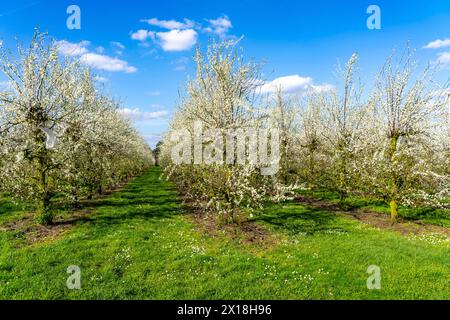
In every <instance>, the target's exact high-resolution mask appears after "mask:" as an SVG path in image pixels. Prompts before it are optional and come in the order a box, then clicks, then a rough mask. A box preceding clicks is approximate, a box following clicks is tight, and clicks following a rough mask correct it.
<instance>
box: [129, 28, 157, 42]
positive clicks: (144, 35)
mask: <svg viewBox="0 0 450 320" xmlns="http://www.w3.org/2000/svg"><path fill="white" fill-rule="evenodd" d="M131 39H133V40H138V41H147V39H155V32H153V31H148V30H144V29H140V30H138V31H136V32H134V33H132V34H131Z"/></svg>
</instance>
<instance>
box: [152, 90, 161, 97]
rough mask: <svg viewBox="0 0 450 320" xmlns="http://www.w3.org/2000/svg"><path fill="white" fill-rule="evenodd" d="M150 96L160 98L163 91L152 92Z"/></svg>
mask: <svg viewBox="0 0 450 320" xmlns="http://www.w3.org/2000/svg"><path fill="white" fill-rule="evenodd" d="M150 95H152V96H155V97H156V96H160V95H161V91H152V92H150Z"/></svg>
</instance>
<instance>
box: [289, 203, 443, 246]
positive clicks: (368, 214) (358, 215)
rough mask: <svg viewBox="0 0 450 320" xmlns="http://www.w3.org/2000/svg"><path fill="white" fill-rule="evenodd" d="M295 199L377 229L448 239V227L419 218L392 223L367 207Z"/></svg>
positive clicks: (384, 215) (388, 218) (384, 216)
mask: <svg viewBox="0 0 450 320" xmlns="http://www.w3.org/2000/svg"><path fill="white" fill-rule="evenodd" d="M295 201H296V202H298V203H301V204H303V205H307V206H309V207H312V208H315V209H321V210H326V211H329V212H333V213H336V214H339V215H341V216H345V217H348V218H351V219H353V220H357V221H360V222H362V223H365V224H367V225H370V226H372V227H374V228H378V229H383V230H391V231H395V232H399V233H401V234H403V235H407V236H411V235H422V234H429V233H439V234H442V235H444V236H446V237H447V238H449V239H450V230H449V229H447V228H445V227H440V226H436V225H432V224H426V223H424V222H422V221H420V220H415V221H411V220H405V219H399V220H398V221H397V222H396V223H394V224H393V223H392V221H391V219H390V216H388V215H386V214H383V213H379V212H374V211H370V210H367V209H357V208H355V209H351V210H344V209H342V208H341V207H339V205H337V204H334V203H330V202H327V201H322V200H316V199H313V198H309V197H304V196H299V197H296V198H295Z"/></svg>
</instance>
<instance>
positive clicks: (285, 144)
mask: <svg viewBox="0 0 450 320" xmlns="http://www.w3.org/2000/svg"><path fill="white" fill-rule="evenodd" d="M412 57H413V54H412V52H409V51H408V52H407V53H406V54H405V55H404V56H403V57H400V58H396V56H395V55H393V56H392V57H390V58H389V59H388V60H387V61H386V63H385V64H384V65H383V67H382V68H381V70H380V72H379V75H378V77H377V79H376V81H375V85H374V87H373V90H372V91H371V92H370V93H367V92H366V91H365V90H364V87H363V86H362V85H361V84H360V81H359V78H358V72H357V62H358V56H357V55H356V54H354V55H353V56H352V57H351V58H350V59H349V61H348V62H347V64H346V65H345V67H344V68H342V69H338V71H339V72H338V74H339V81H340V84H339V85H338V86H337V87H336V88H334V89H330V90H317V88H312V89H311V90H309V91H308V92H305V93H303V94H301V95H300V96H296V97H293V96H292V95H283V93H282V88H279V91H278V92H277V93H276V94H271V95H269V96H263V95H261V94H259V89H260V88H261V83H262V82H261V80H260V79H261V75H260V72H259V71H260V65H258V64H255V63H252V62H246V61H245V59H244V57H243V55H242V52H241V51H240V50H237V49H236V48H235V45H234V44H232V43H220V44H217V43H214V44H212V45H211V46H210V47H209V48H208V51H207V52H206V53H205V54H202V53H201V52H200V51H199V50H197V54H196V57H195V61H196V64H197V73H196V77H195V78H194V79H192V80H190V81H189V82H188V84H187V90H186V94H185V96H184V97H183V99H182V102H181V105H180V107H179V110H178V112H177V114H176V116H175V117H174V119H173V121H172V123H171V127H170V130H169V132H168V133H167V135H166V137H165V139H164V141H163V144H162V145H161V148H160V149H161V150H160V161H161V164H162V166H163V167H164V169H165V171H166V172H167V174H168V176H169V178H170V179H172V180H173V181H174V182H175V183H176V184H177V185H178V186H179V187H180V189H181V190H182V191H183V192H184V193H185V194H186V195H187V196H188V197H189V198H191V199H193V200H195V201H196V202H197V203H198V204H199V205H200V206H203V207H204V209H206V210H207V211H210V212H211V211H213V212H217V213H219V214H220V215H221V216H224V217H226V218H230V219H234V218H235V217H236V216H237V213H239V212H240V211H241V209H242V208H243V207H247V208H258V207H261V205H262V204H263V203H264V201H266V200H270V199H272V200H283V199H286V198H289V197H290V196H292V194H293V191H294V190H295V189H296V188H298V187H299V186H300V185H302V186H303V187H307V188H318V187H320V188H327V189H330V190H335V191H337V192H338V193H339V195H340V197H341V199H342V200H343V199H344V198H345V197H346V196H348V195H349V194H359V195H364V196H372V197H376V198H379V199H383V200H385V201H386V203H387V204H389V205H390V208H391V214H392V219H393V220H395V219H396V218H397V214H398V206H399V204H404V205H425V206H443V205H445V204H446V203H447V204H448V199H449V192H450V162H449V161H450V139H449V127H448V123H449V122H448V112H447V108H448V107H447V106H448V104H447V102H448V96H447V95H448V93H450V92H448V90H447V89H446V86H440V85H438V84H436V83H435V82H434V81H433V76H434V69H433V68H426V69H425V70H423V71H422V72H419V71H418V68H417V66H416V64H415V62H414V61H413V59H412ZM196 121H201V122H202V124H203V126H204V127H206V128H219V129H221V130H222V132H224V134H225V132H227V130H229V129H234V130H235V129H236V128H248V127H252V128H265V129H270V128H276V129H277V130H278V131H279V132H280V155H281V157H280V161H279V164H280V170H279V171H278V172H277V173H276V174H275V175H272V176H270V177H267V176H262V175H261V170H260V169H261V168H258V166H255V164H254V163H252V162H251V161H250V162H248V163H246V164H242V163H229V162H228V163H223V164H217V163H216V164H204V163H203V164H198V163H197V164H195V163H192V164H179V163H175V162H174V161H173V150H174V147H175V145H176V142H175V141H174V139H173V136H174V135H173V134H174V133H175V132H180V130H187V131H188V132H189V133H190V134H191V138H192V141H195V138H196V137H195V136H194V135H195V132H194V131H193V130H192V128H193V123H195V122H196ZM247 138H248V137H238V139H247ZM202 141H203V145H202V148H203V151H204V150H207V149H210V148H211V144H214V142H213V141H209V142H208V141H204V140H202ZM194 148H195V146H194ZM247 152H249V149H247ZM248 156H250V157H249V158H251V155H248Z"/></svg>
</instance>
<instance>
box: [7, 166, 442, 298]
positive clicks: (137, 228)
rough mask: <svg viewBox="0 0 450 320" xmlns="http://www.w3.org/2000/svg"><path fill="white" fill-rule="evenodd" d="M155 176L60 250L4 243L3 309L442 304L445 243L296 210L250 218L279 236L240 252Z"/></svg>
mask: <svg viewBox="0 0 450 320" xmlns="http://www.w3.org/2000/svg"><path fill="white" fill-rule="evenodd" d="M160 173H161V172H160V171H159V169H157V168H155V169H152V171H151V172H149V173H148V174H146V175H144V176H143V177H140V178H137V179H135V180H134V181H132V182H131V183H130V184H129V185H128V186H127V187H126V188H125V189H123V190H122V191H120V192H117V193H114V194H112V195H110V196H108V197H106V198H102V199H97V200H95V201H93V202H92V203H91V204H90V209H91V210H94V213H93V214H91V215H89V216H87V217H84V218H81V219H80V220H79V221H78V222H76V223H75V225H74V226H73V227H72V229H71V230H70V231H68V232H67V233H65V234H63V235H61V236H60V237H59V238H58V239H56V240H52V241H46V242H43V243H38V244H35V245H32V246H29V245H26V244H25V243H24V241H23V239H21V238H20V237H17V235H15V234H14V233H13V232H0V298H2V299H31V298H33V299H385V298H390V299H391V298H392V299H411V298H422V299H438V298H439V299H442V298H444V299H449V298H450V290H449V289H448V288H449V284H450V282H449V281H450V271H449V270H450V258H449V257H450V248H449V246H448V244H446V243H439V244H432V243H430V242H427V241H424V240H421V239H409V238H406V237H404V236H402V235H400V234H397V233H393V232H388V231H381V230H376V229H372V228H370V227H368V226H366V225H363V224H360V223H358V222H356V221H352V220H349V219H346V218H343V217H339V216H337V215H334V214H332V213H329V212H326V211H323V210H317V209H312V208H308V207H306V206H302V205H299V204H297V203H293V202H292V203H284V204H280V205H273V206H270V207H269V208H267V209H266V210H265V211H264V212H263V213H262V214H261V215H260V216H258V217H257V218H255V220H256V221H257V222H256V223H259V224H261V225H263V226H265V227H266V228H267V229H268V232H269V233H272V234H274V235H277V239H278V240H277V241H278V242H277V243H275V244H273V243H272V244H270V245H261V244H241V243H239V242H238V241H237V240H234V239H231V238H230V237H228V236H226V235H222V234H221V233H220V232H219V233H218V236H216V237H211V236H208V235H206V234H205V233H204V232H202V231H201V230H200V229H199V228H198V227H197V226H196V225H194V224H193V222H192V220H191V219H189V218H188V216H187V215H186V211H185V210H183V206H182V204H181V203H180V201H179V200H178V199H177V194H176V191H175V190H174V189H173V188H172V186H171V185H170V184H169V183H168V182H166V181H164V180H160V179H159V177H160ZM3 203H4V202H3ZM2 206H3V207H2V208H7V207H5V206H6V205H5V204H2ZM14 214H19V212H16V213H14V212H13V211H10V212H8V213H6V215H8V216H11V215H14ZM2 215H5V212H3V213H2ZM0 219H3V218H0ZM8 219H9V218H8ZM0 221H4V220H0ZM70 265H78V266H79V267H80V268H81V272H82V280H81V283H82V289H81V290H69V289H67V287H66V279H67V277H68V274H67V273H66V270H67V267H68V266H70ZM370 265H378V266H379V267H380V268H381V276H382V290H380V291H377V290H368V289H367V287H366V280H367V277H368V276H369V275H368V274H367V273H366V271H367V268H368V266H370Z"/></svg>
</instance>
